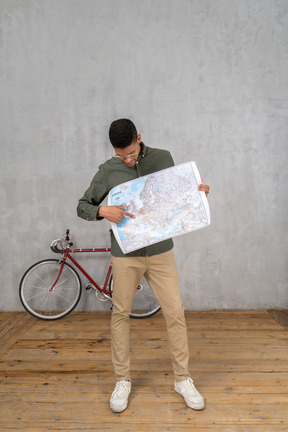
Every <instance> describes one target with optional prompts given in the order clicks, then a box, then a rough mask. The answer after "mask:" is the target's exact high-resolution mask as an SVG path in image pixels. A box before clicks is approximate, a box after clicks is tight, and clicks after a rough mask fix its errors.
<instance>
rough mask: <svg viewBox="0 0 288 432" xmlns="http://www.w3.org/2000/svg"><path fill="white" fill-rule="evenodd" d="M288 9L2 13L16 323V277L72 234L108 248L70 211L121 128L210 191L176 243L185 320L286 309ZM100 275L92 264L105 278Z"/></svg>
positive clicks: (143, 4)
mask: <svg viewBox="0 0 288 432" xmlns="http://www.w3.org/2000/svg"><path fill="white" fill-rule="evenodd" d="M287 7H288V2H287V0H279V1H278V0H0V13H1V27H0V32H1V33H0V80H1V94H0V97H1V99H0V100H1V107H0V110H1V115H0V117H1V120H0V121H1V125H0V126H1V127H0V140H1V208H2V211H1V284H0V294H1V310H2V311H8V310H22V308H21V305H20V302H19V300H18V284H19V280H20V278H21V275H22V273H23V272H24V270H25V269H26V268H27V267H28V266H30V264H32V263H33V262H34V261H36V260H38V259H43V258H46V257H52V256H53V253H52V252H51V251H50V249H49V245H50V242H51V241H52V240H53V239H54V238H57V237H59V236H60V235H61V234H62V233H63V232H64V231H65V228H66V227H69V228H70V229H71V230H72V233H73V234H74V242H75V244H76V245H77V246H79V247H80V246H82V247H89V246H94V245H107V244H109V235H108V229H109V223H107V222H102V223H92V222H90V223H88V222H85V221H83V220H81V219H79V218H77V216H76V206H77V201H78V198H79V197H81V196H82V194H83V192H84V191H85V190H86V188H87V187H88V186H89V184H90V181H91V179H92V177H93V175H94V173H95V172H96V170H97V167H98V165H99V163H101V162H103V161H104V160H106V158H108V157H110V156H111V155H112V149H111V148H110V144H109V142H108V136H107V130H108V127H109V124H110V122H111V121H112V120H114V119H115V118H119V117H124V116H125V117H130V118H131V119H132V120H134V121H135V123H136V125H137V126H138V129H139V132H141V133H142V137H143V141H144V142H145V143H146V144H147V145H150V146H154V147H160V148H167V149H169V150H170V151H171V152H172V154H173V156H174V158H175V162H176V163H182V162H185V161H189V160H195V161H196V163H197V165H198V168H199V170H200V173H201V175H202V176H203V177H204V180H205V182H206V183H208V184H210V185H211V195H210V197H209V203H210V207H211V217H212V224H211V226H210V227H208V228H206V229H204V230H200V231H197V232H195V233H191V234H188V235H185V236H182V237H180V238H177V239H176V241H175V252H176V256H177V262H178V265H179V270H180V280H181V287H182V293H183V301H184V305H185V308H186V309H229V308H233V309H262V308H287V307H288V296H287V282H288V278H287V196H288V193H287V184H288V181H287V180H288V179H287V162H288V158H287V153H288V152H287V137H288V121H287V114H288V104H287V98H288V85H287V84H288V82H287V81H288V31H287V27H288V24H287V19H288V17H287ZM98 262H99V263H100V265H98ZM108 262H109V259H108V257H105V256H103V257H101V258H100V259H99V260H97V261H96V257H92V256H89V257H87V259H86V263H87V266H88V267H89V268H90V269H91V270H92V269H94V271H93V273H94V275H95V276H96V277H98V278H100V279H101V277H103V275H104V270H103V268H102V267H103V264H105V265H106V264H107V265H108ZM101 307H102V306H101V305H99V304H98V302H97V301H96V299H95V298H94V297H93V296H92V298H91V294H88V295H87V296H85V299H84V300H83V301H82V303H81V305H80V308H82V309H85V310H95V309H101Z"/></svg>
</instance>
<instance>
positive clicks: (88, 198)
mask: <svg viewBox="0 0 288 432" xmlns="http://www.w3.org/2000/svg"><path fill="white" fill-rule="evenodd" d="M141 147H142V151H141V152H140V154H139V156H138V159H137V161H136V164H135V166H133V167H127V166H126V165H125V164H124V163H123V162H122V161H121V160H119V159H117V158H114V157H113V158H111V159H109V160H107V161H106V162H105V163H103V164H102V165H100V166H99V170H98V172H97V173H96V174H95V176H94V178H93V180H92V182H91V185H90V187H89V188H88V189H87V191H86V192H85V194H84V195H83V197H82V198H81V199H80V200H79V204H78V207H77V214H78V216H79V217H81V218H82V219H85V220H87V221H97V220H101V219H103V218H100V217H97V213H98V210H99V208H100V204H101V202H102V201H103V200H104V198H105V197H106V196H107V195H108V193H109V191H110V190H111V189H112V188H113V187H115V186H118V185H119V184H121V183H125V182H127V181H129V180H134V179H136V178H138V177H142V176H145V175H147V174H152V173H154V172H156V171H160V170H162V169H165V168H170V167H172V166H173V165H174V162H173V159H172V156H171V154H170V153H169V152H168V151H167V150H160V149H155V148H150V147H146V146H145V145H144V144H143V143H141ZM135 216H136V217H137V215H135ZM110 233H111V254H112V255H113V256H116V257H125V256H146V255H148V256H152V255H157V254H160V253H163V252H167V251H168V250H170V249H172V248H173V241H172V239H169V240H165V241H162V242H159V243H156V244H154V245H151V246H147V247H146V248H143V249H138V250H136V251H134V252H131V253H129V254H126V255H125V254H123V252H122V251H121V249H120V247H119V245H118V243H117V241H116V239H115V237H114V234H113V232H112V230H110Z"/></svg>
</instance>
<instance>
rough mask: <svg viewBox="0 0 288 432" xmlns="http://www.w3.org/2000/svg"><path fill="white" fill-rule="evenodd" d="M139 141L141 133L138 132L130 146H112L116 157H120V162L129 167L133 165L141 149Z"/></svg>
mask: <svg viewBox="0 0 288 432" xmlns="http://www.w3.org/2000/svg"><path fill="white" fill-rule="evenodd" d="M140 143H141V135H140V134H139V135H138V136H137V141H135V142H134V143H132V144H130V146H128V147H126V148H125V149H120V148H115V147H114V151H115V155H116V157H118V159H120V160H121V162H123V163H124V164H125V165H126V166H127V167H129V168H131V167H133V166H135V164H136V161H137V158H138V156H139V153H140V150H141V147H140Z"/></svg>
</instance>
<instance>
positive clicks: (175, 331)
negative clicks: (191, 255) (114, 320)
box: [145, 250, 189, 381]
mask: <svg viewBox="0 0 288 432" xmlns="http://www.w3.org/2000/svg"><path fill="white" fill-rule="evenodd" d="M147 262H148V264H147V270H146V273H145V277H146V279H147V281H148V283H149V285H150V286H151V289H152V291H153V292H154V295H155V296H156V297H157V300H158V302H159V304H160V306H161V308H162V312H163V315H164V318H165V320H166V326H167V333H168V343H169V350H170V356H171V359H172V366H173V371H174V376H175V379H176V381H182V380H185V379H186V378H187V377H188V376H189V348H188V338H187V328H186V321H185V315H184V308H183V305H182V299H181V293H180V287H179V280H178V271H177V266H176V262H175V258H174V253H173V250H171V251H168V252H165V253H163V254H159V255H154V256H152V257H147Z"/></svg>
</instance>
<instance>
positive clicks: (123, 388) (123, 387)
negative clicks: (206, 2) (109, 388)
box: [113, 381, 129, 396]
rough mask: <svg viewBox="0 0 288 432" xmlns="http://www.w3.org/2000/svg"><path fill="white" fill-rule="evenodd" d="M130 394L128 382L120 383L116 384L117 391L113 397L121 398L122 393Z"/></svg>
mask: <svg viewBox="0 0 288 432" xmlns="http://www.w3.org/2000/svg"><path fill="white" fill-rule="evenodd" d="M124 392H125V393H126V392H127V393H129V384H128V382H127V381H119V382H117V383H116V387H115V390H114V392H113V396H119V395H120V394H122V393H124Z"/></svg>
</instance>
